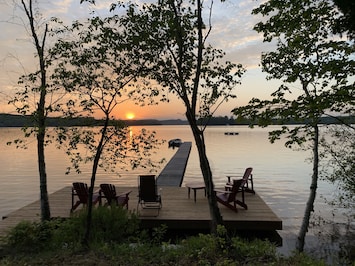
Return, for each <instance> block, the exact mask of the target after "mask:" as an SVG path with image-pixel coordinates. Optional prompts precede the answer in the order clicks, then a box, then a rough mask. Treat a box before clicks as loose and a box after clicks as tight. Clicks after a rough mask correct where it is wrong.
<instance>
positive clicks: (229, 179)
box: [227, 175, 243, 183]
mask: <svg viewBox="0 0 355 266" xmlns="http://www.w3.org/2000/svg"><path fill="white" fill-rule="evenodd" d="M242 177H243V176H242V175H227V179H228V183H231V179H237V178H238V179H240V178H242Z"/></svg>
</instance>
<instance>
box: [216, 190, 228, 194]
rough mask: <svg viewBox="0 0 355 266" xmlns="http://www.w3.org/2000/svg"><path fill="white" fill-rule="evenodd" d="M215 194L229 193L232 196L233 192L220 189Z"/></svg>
mask: <svg viewBox="0 0 355 266" xmlns="http://www.w3.org/2000/svg"><path fill="white" fill-rule="evenodd" d="M214 192H219V193H227V194H231V193H232V191H229V190H219V189H215V190H214Z"/></svg>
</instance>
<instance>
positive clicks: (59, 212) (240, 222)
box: [0, 187, 282, 235]
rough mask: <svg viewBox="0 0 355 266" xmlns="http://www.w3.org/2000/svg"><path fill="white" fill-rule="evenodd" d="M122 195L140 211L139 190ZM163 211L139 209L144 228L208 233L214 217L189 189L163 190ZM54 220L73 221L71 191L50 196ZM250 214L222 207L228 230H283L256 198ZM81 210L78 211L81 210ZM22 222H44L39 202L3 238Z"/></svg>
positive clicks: (250, 199) (16, 216)
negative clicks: (206, 230)
mask: <svg viewBox="0 0 355 266" xmlns="http://www.w3.org/2000/svg"><path fill="white" fill-rule="evenodd" d="M117 190H118V193H119V192H123V191H127V190H132V193H131V196H130V200H129V210H130V211H132V212H136V211H137V203H138V197H137V195H138V189H137V187H118V188H117ZM161 191H162V203H163V207H162V209H161V210H160V212H159V215H158V216H154V215H155V214H156V212H157V210H142V209H141V208H139V214H140V219H141V222H142V227H144V228H152V227H158V226H160V225H161V224H166V225H167V226H168V227H169V228H170V229H191V230H194V229H196V230H197V229H198V230H202V229H208V228H209V223H210V214H209V207H208V202H207V199H206V198H205V196H204V192H203V190H199V191H197V197H196V203H195V202H194V199H193V197H191V198H190V199H189V198H188V195H187V188H186V187H162V190H161ZM49 201H50V206H51V215H52V217H63V218H65V217H69V216H70V208H71V187H64V188H62V189H60V190H58V191H56V192H55V193H53V194H50V195H49ZM245 201H246V203H247V204H248V210H244V209H242V208H240V209H238V212H237V213H236V212H234V211H232V210H230V209H228V208H226V207H224V206H222V205H219V208H220V211H221V215H222V216H223V220H224V223H225V226H226V227H227V228H229V229H236V230H255V231H256V230H264V231H274V230H281V229H282V221H281V220H280V219H279V218H278V217H277V216H276V214H275V213H274V212H273V211H272V210H271V209H270V208H269V207H268V205H267V204H266V203H265V202H264V201H263V200H262V199H261V198H260V197H259V196H258V195H257V194H256V195H253V194H249V193H246V199H245ZM80 208H81V207H79V208H78V210H79V209H80ZM22 220H27V221H39V220H40V202H39V201H35V202H33V203H31V204H29V205H27V206H25V207H23V208H21V209H18V210H16V211H14V212H12V213H10V214H8V215H7V216H6V218H5V219H3V220H2V221H0V235H3V234H4V232H6V230H8V229H9V228H10V227H13V226H15V225H16V224H17V223H19V222H20V221H22Z"/></svg>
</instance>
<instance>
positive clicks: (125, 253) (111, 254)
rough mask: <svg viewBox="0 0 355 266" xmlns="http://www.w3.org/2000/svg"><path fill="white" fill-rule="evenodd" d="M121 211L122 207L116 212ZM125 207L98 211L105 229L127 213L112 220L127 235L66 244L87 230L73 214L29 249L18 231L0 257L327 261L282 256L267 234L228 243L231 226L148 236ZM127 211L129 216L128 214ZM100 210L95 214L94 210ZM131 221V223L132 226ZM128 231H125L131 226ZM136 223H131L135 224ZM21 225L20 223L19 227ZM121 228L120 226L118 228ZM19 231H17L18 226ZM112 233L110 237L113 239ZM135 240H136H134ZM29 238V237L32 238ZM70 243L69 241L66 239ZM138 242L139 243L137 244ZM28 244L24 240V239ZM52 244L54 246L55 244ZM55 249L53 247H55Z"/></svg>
mask: <svg viewBox="0 0 355 266" xmlns="http://www.w3.org/2000/svg"><path fill="white" fill-rule="evenodd" d="M116 211H118V212H117V213H115V212H116ZM122 211H124V210H123V209H121V210H114V213H111V214H110V212H111V210H110V209H109V208H102V209H101V210H98V212H97V213H96V214H97V215H101V214H103V215H104V217H105V218H99V219H98V220H97V219H94V220H95V221H96V222H99V224H96V226H97V229H98V230H101V229H100V227H99V226H100V225H103V224H102V222H103V221H104V220H105V224H104V226H105V230H106V229H108V227H106V226H109V223H110V222H112V221H113V220H111V219H112V218H115V219H117V218H119V219H123V222H122V223H123V224H125V226H123V227H121V228H120V230H117V229H115V228H114V226H110V230H113V231H112V232H117V233H118V234H119V235H121V236H122V237H118V238H115V239H114V238H112V237H110V236H109V232H110V231H105V230H101V233H99V234H97V237H96V238H95V240H94V242H93V245H91V249H90V250H86V251H83V250H82V249H81V248H80V243H78V245H77V246H73V245H65V243H74V242H75V241H78V239H79V238H78V237H77V235H76V234H78V233H79V232H84V228H83V224H82V222H85V219H81V222H80V219H78V217H72V218H70V219H69V220H66V221H60V222H59V221H50V222H48V224H49V225H50V226H48V227H47V230H46V231H48V232H49V234H48V235H52V236H55V237H52V238H49V237H48V238H42V239H41V240H45V241H44V242H43V243H44V244H42V246H41V247H42V248H37V246H35V245H33V244H34V243H36V244H37V243H38V241H39V239H38V240H36V242H31V243H32V245H29V246H27V248H26V249H19V248H18V244H21V239H22V240H23V242H26V241H28V240H27V239H26V238H27V234H26V233H22V234H21V236H20V235H17V240H16V241H15V242H12V245H11V247H12V248H13V250H12V251H13V252H11V253H10V252H9V253H4V250H2V256H1V259H0V264H1V265H14V264H17V265H25V264H30V265H37V264H38V265H39V264H40V265H43V264H46V265H53V264H54V265H55V264H58V265H63V264H65V265H88V264H89V265H111V264H114V265H184V264H185V265H245V264H250V263H251V264H253V265H324V264H323V263H322V262H319V261H315V260H312V259H310V258H309V257H307V256H305V255H294V256H291V257H290V258H280V257H278V256H277V255H276V251H275V247H274V246H273V245H272V244H270V243H269V242H264V241H261V240H253V241H245V240H243V239H241V238H238V237H232V241H231V243H232V245H231V246H226V240H225V238H226V237H227V235H226V232H225V230H223V229H222V228H219V229H218V231H219V234H220V235H217V236H213V235H209V234H208V235H205V234H199V235H197V236H192V237H188V238H186V239H183V240H181V241H179V242H178V243H176V244H169V243H164V242H163V243H162V242H154V243H152V242H148V243H145V242H144V239H142V240H140V239H139V238H137V231H133V230H131V229H133V228H132V227H131V225H130V224H129V223H130V222H131V221H132V220H131V218H133V222H134V220H135V219H134V217H131V218H128V216H126V217H124V215H123V212H122ZM122 215H123V216H122ZM94 216H95V214H94ZM37 226H38V228H39V224H31V223H28V224H27V225H25V226H23V227H24V228H22V229H21V231H24V232H29V231H31V230H32V229H33V228H36V227H37ZM126 226H127V227H126ZM126 228H127V229H128V231H127V233H124V236H123V235H122V232H124V231H125V229H126ZM130 228H131V229H130ZM14 230H15V231H16V230H19V229H14ZM118 231H119V232H118ZM12 234H13V232H12ZM107 237H109V238H110V240H108V239H107ZM132 240H133V241H134V240H135V241H136V242H132ZM26 243H29V242H26ZM63 243H64V244H63ZM135 243H136V244H135ZM23 247H24V245H23ZM49 247H50V248H49ZM49 249H50V250H49Z"/></svg>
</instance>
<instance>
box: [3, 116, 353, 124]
mask: <svg viewBox="0 0 355 266" xmlns="http://www.w3.org/2000/svg"><path fill="white" fill-rule="evenodd" d="M340 119H341V120H342V121H346V122H347V123H350V124H355V116H351V117H349V116H348V117H324V118H322V119H321V122H320V124H340ZM46 122H47V124H46V126H48V127H58V126H62V127H70V126H101V125H103V120H100V119H95V118H92V117H79V118H60V117H48V118H47V120H46ZM306 122H307V121H289V122H288V123H287V124H289V125H297V124H305V123H306ZM114 123H123V124H125V125H127V126H154V125H155V126H159V125H164V126H166V125H189V123H188V121H187V120H181V119H166V120H157V119H141V120H113V121H112V124H114ZM249 124H251V123H250V121H249V120H246V119H244V120H236V119H234V118H232V117H230V118H228V117H227V116H224V117H223V116H219V117H212V118H210V120H209V121H208V125H211V126H223V125H230V126H233V125H235V126H237V125H249ZM273 124H274V125H281V123H279V122H278V121H277V120H275V122H274V123H273ZM34 125H35V123H34V122H33V119H32V117H31V116H23V115H13V114H0V127H32V126H34Z"/></svg>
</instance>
